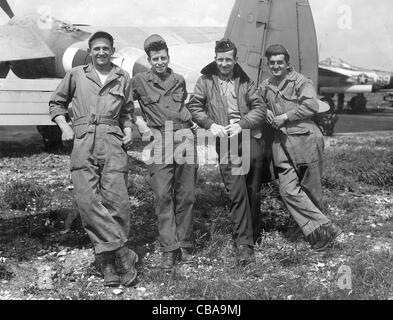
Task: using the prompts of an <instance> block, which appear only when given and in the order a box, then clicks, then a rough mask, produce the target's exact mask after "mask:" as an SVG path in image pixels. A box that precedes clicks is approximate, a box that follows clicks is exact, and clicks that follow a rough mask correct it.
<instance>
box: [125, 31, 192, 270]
mask: <svg viewBox="0 0 393 320" xmlns="http://www.w3.org/2000/svg"><path fill="white" fill-rule="evenodd" d="M144 49H145V52H146V54H147V56H148V62H149V64H150V66H151V69H150V70H149V71H147V72H143V73H139V74H137V75H135V77H134V78H133V79H132V88H133V92H134V99H135V100H138V102H139V105H140V107H141V110H142V114H143V117H144V120H145V121H146V122H147V126H148V127H149V128H150V130H151V131H152V132H151V134H153V133H154V140H153V143H154V145H155V146H159V148H158V149H159V151H157V154H155V157H154V158H153V162H152V163H149V164H148V166H147V167H148V170H149V173H150V177H151V186H152V189H153V192H154V195H155V212H156V215H157V218H158V233H159V237H158V240H159V243H160V246H161V248H160V249H161V251H162V252H163V256H162V258H163V260H162V265H161V267H162V269H163V270H164V271H170V270H171V269H172V267H173V266H174V263H175V262H176V259H177V258H180V260H181V261H182V262H183V263H189V262H191V261H192V255H191V253H192V252H191V250H192V248H193V243H192V228H193V221H192V209H193V205H194V201H195V174H196V170H195V168H196V167H195V165H196V164H195V150H194V142H193V140H194V137H193V134H192V131H191V129H190V128H191V124H192V123H191V114H190V113H189V111H188V110H187V108H185V105H184V101H185V100H186V98H187V90H186V83H185V80H184V78H183V77H182V76H181V75H179V74H177V73H175V72H173V71H172V69H170V68H169V67H168V65H169V61H170V57H169V50H168V47H167V44H166V42H165V40H164V39H163V38H162V37H161V36H159V35H156V34H155V35H151V36H150V37H148V38H147V39H146V40H145V43H144ZM171 128H173V129H171ZM183 134H184V136H185V137H186V139H189V143H190V146H191V154H187V155H186V159H185V162H183V161H178V160H177V159H176V156H175V150H176V149H177V148H178V146H179V145H180V144H181V143H182V141H179V140H177V139H176V136H178V135H179V136H183ZM156 139H157V140H156ZM160 139H161V141H160ZM172 148H173V149H172ZM193 153H194V154H193ZM157 156H158V157H157Z"/></svg>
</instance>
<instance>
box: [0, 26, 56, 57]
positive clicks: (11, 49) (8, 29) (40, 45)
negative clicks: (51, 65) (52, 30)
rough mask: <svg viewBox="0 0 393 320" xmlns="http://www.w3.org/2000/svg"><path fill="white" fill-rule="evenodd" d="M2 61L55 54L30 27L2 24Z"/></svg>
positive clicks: (0, 52)
mask: <svg viewBox="0 0 393 320" xmlns="http://www.w3.org/2000/svg"><path fill="white" fill-rule="evenodd" d="M0 48H2V50H0V61H17V60H26V59H28V60H30V59H40V58H50V57H54V56H55V55H54V54H53V52H52V51H51V50H50V49H49V48H48V46H47V45H46V44H45V43H44V42H43V41H42V40H41V39H40V38H39V36H37V35H36V34H35V32H34V31H33V30H31V29H30V28H24V27H21V26H17V25H3V26H0Z"/></svg>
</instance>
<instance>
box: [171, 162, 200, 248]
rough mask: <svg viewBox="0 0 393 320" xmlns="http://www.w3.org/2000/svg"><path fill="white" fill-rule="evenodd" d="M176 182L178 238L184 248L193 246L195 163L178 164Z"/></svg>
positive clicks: (176, 166)
mask: <svg viewBox="0 0 393 320" xmlns="http://www.w3.org/2000/svg"><path fill="white" fill-rule="evenodd" d="M174 183H175V186H174V198H175V216H176V235H177V240H178V242H179V244H180V246H181V247H182V248H192V247H193V243H192V230H193V216H192V209H193V206H194V202H195V165H193V164H181V165H179V164H176V165H175V181H174Z"/></svg>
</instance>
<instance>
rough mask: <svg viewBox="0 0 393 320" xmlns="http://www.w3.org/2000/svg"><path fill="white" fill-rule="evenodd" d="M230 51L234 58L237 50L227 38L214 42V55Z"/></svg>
mask: <svg viewBox="0 0 393 320" xmlns="http://www.w3.org/2000/svg"><path fill="white" fill-rule="evenodd" d="M232 50H233V57H234V58H236V56H237V48H236V45H235V44H234V43H233V42H232V41H231V40H229V39H228V38H224V39H221V40H219V41H216V47H215V52H216V55H217V53H219V52H229V51H232Z"/></svg>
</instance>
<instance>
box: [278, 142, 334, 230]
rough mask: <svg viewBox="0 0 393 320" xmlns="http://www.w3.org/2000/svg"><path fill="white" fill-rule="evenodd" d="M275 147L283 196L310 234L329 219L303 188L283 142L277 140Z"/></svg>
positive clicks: (295, 216)
mask: <svg viewBox="0 0 393 320" xmlns="http://www.w3.org/2000/svg"><path fill="white" fill-rule="evenodd" d="M273 147H274V148H275V152H274V157H275V159H274V163H275V166H276V169H277V171H278V177H279V183H280V194H281V197H282V199H283V201H284V203H285V205H286V207H287V209H288V211H289V212H290V214H291V215H292V217H293V218H294V219H295V221H296V223H297V224H298V225H299V227H300V228H302V231H303V233H304V235H305V236H308V235H309V234H310V233H312V232H313V231H314V230H315V229H317V228H318V227H319V226H321V225H323V224H325V223H328V222H329V219H328V218H327V217H326V216H325V215H324V214H323V213H322V212H321V210H320V209H318V207H317V206H316V205H315V204H314V203H313V201H311V199H310V197H309V196H308V194H307V193H306V192H305V191H304V190H303V188H302V186H301V185H300V181H299V177H298V174H297V172H296V170H295V168H294V167H293V164H292V163H291V162H290V161H289V159H288V157H287V155H286V154H285V152H284V150H283V149H282V147H281V144H280V143H279V142H275V143H274V145H273Z"/></svg>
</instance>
